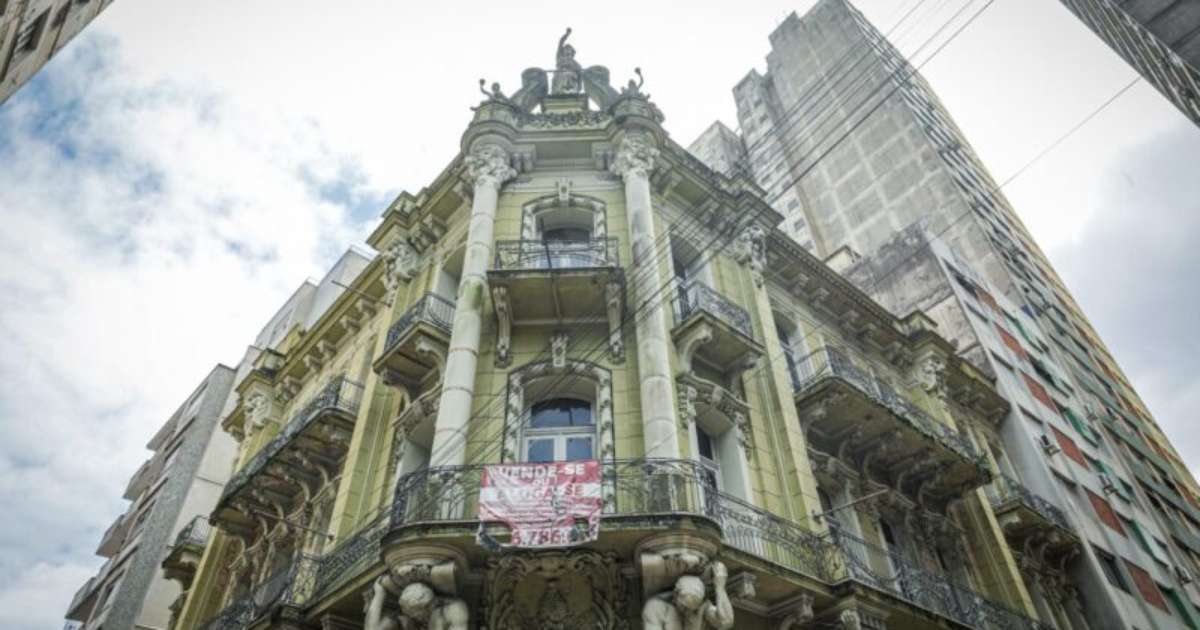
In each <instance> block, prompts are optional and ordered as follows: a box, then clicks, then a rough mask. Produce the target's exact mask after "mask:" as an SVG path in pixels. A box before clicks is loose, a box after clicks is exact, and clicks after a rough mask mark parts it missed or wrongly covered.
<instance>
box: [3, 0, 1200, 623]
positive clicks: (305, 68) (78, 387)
mask: <svg viewBox="0 0 1200 630" xmlns="http://www.w3.org/2000/svg"><path fill="white" fill-rule="evenodd" d="M914 1H915V0H886V1H885V0H871V1H868V0H864V1H863V3H862V8H863V9H864V11H865V12H866V13H867V15H868V17H870V18H871V19H872V20H874V21H876V23H877V24H879V25H880V26H881V27H882V28H884V29H885V30H886V29H887V28H889V27H890V25H891V23H892V22H893V21H894V20H895V19H896V18H897V17H898V16H899V14H900V13H902V9H903V8H905V7H908V6H910V5H911V4H912V2H914ZM966 1H968V0H929V1H928V2H925V3H924V5H922V8H921V9H919V10H918V11H917V12H916V13H915V14H914V18H913V21H912V22H911V25H910V26H902V27H901V28H900V29H898V30H897V32H896V35H895V39H897V40H898V42H897V43H898V45H899V46H900V48H901V49H903V50H906V51H911V50H914V49H915V48H916V47H917V46H918V45H919V44H920V43H921V42H922V41H924V39H925V38H926V37H928V36H929V35H930V34H931V33H932V32H933V30H934V29H935V28H937V27H938V26H940V25H941V24H942V23H943V22H944V21H945V20H946V19H947V18H948V17H949V16H950V14H951V13H952V12H954V11H955V10H957V9H958V8H959V7H960V6H962V4H963V2H966ZM983 2H984V0H974V3H975V6H982V4H983ZM811 3H812V2H811V0H803V1H800V2H779V1H762V0H758V1H755V2H738V3H733V2H711V1H706V2H693V3H689V4H688V5H687V9H686V10H684V9H681V8H679V7H681V6H682V5H680V4H678V3H669V4H668V3H662V6H654V4H656V3H648V2H646V1H645V0H639V1H637V2H632V1H616V0H614V1H609V2H602V3H601V2H595V3H582V2H580V3H545V4H544V5H543V4H541V3H512V2H489V3H479V2H468V3H463V2H457V3H455V2H443V3H397V2H385V1H382V0H379V1H367V0H361V1H355V2H351V1H348V0H347V1H344V2H339V3H330V2H328V1H322V2H315V1H312V0H298V1H293V2H286V3H285V2H280V1H275V2H271V1H266V0H240V1H238V2H231V1H224V2H182V1H180V0H155V1H153V2H152V1H149V0H120V1H119V2H116V3H115V4H113V5H112V7H111V8H109V9H108V11H107V12H106V13H105V14H104V15H102V16H101V17H100V18H99V19H98V20H97V21H96V23H95V24H93V25H92V26H91V27H90V28H89V30H88V31H87V32H86V33H85V34H84V35H83V36H82V37H80V38H79V39H78V40H76V41H75V42H74V43H72V44H71V46H69V47H68V48H67V49H66V51H64V52H63V53H62V54H61V55H60V56H59V57H58V58H56V59H55V60H54V61H53V62H51V63H50V64H49V66H47V68H46V69H44V70H43V71H42V73H41V74H39V75H38V77H37V78H36V79H35V80H34V81H33V82H32V83H31V84H29V85H27V86H26V87H25V88H24V89H23V90H22V91H21V92H19V93H18V94H17V95H16V96H15V97H14V98H12V99H10V100H9V102H8V103H6V104H5V105H3V106H0V220H3V225H4V227H5V229H4V230H0V283H2V287H0V295H2V296H3V297H2V298H0V300H3V302H2V303H0V513H2V514H4V515H5V517H6V518H5V520H4V524H3V525H0V626H2V627H5V628H15V629H21V628H51V627H58V626H60V625H61V623H62V615H63V612H64V610H65V608H66V605H67V603H68V601H69V600H70V598H71V596H72V594H73V593H74V591H75V589H76V588H78V586H80V585H81V584H82V583H83V582H84V581H85V580H86V579H87V578H88V577H89V576H91V575H93V574H94V573H95V571H96V569H97V568H98V567H99V566H100V564H101V562H102V559H100V558H97V557H95V556H94V555H93V552H94V550H95V547H96V544H97V543H98V542H99V538H100V535H101V533H102V532H103V531H104V529H105V528H106V527H107V526H108V525H109V524H110V523H111V522H112V521H113V519H114V518H116V517H117V515H118V514H120V513H122V512H123V511H124V509H125V507H126V505H125V503H126V502H124V501H122V500H121V498H120V495H121V493H122V490H123V488H124V486H125V483H126V481H127V480H128V477H129V476H130V475H131V474H132V473H133V471H134V470H135V469H136V468H137V466H138V465H139V464H140V463H141V461H142V460H143V459H144V458H145V457H146V454H147V453H146V452H145V451H144V450H143V448H142V447H143V445H144V444H145V442H146V441H147V440H148V439H149V438H150V436H151V435H152V434H153V433H154V431H155V430H156V429H157V427H158V426H159V425H160V424H161V423H162V422H163V421H164V420H165V419H166V418H167V417H168V416H169V415H170V413H171V412H172V411H173V410H174V409H175V407H176V406H177V405H178V403H179V402H180V401H182V400H183V399H184V397H186V395H187V394H188V393H189V392H190V391H191V390H192V389H193V388H194V387H195V385H196V383H197V382H198V381H199V379H201V378H202V377H203V376H204V375H205V374H206V373H207V372H208V370H209V369H210V368H211V367H212V365H213V364H214V363H216V362H218V361H224V362H226V363H231V364H232V362H234V361H236V360H237V359H238V358H239V357H240V355H241V351H242V350H243V349H244V347H245V345H246V344H247V343H248V342H249V341H250V340H251V338H252V336H253V335H254V334H255V333H256V332H257V330H258V329H259V327H261V326H262V325H263V323H264V322H265V320H266V318H267V317H268V316H269V315H270V314H271V313H272V312H274V310H275V309H276V307H277V306H278V305H279V304H280V303H281V302H282V301H283V300H284V299H285V298H286V297H287V296H288V295H289V294H290V293H291V291H292V290H294V288H295V287H296V286H297V285H298V284H299V283H300V282H301V281H302V280H303V279H304V278H305V277H308V276H314V277H315V276H320V275H321V274H322V272H323V271H324V270H325V269H326V268H327V267H328V265H330V264H331V263H332V262H333V261H334V259H335V258H336V257H337V256H338V255H339V254H340V253H341V251H343V250H344V249H345V248H346V247H348V246H350V245H351V244H355V243H361V242H362V241H363V239H364V238H365V237H366V235H367V233H368V232H369V230H370V228H371V227H372V226H373V225H374V222H375V221H376V220H377V217H378V215H379V213H380V212H381V211H382V210H383V208H384V206H385V205H386V203H387V202H388V201H390V199H391V198H392V197H393V196H394V195H395V194H396V193H397V192H398V191H399V190H401V189H408V190H412V191H415V190H417V189H419V188H420V187H421V186H423V185H425V184H427V183H428V182H429V180H430V179H431V178H432V177H433V176H434V175H436V173H437V172H438V171H440V170H441V169H442V167H443V166H444V165H445V163H446V162H447V161H448V160H450V159H451V158H452V157H453V155H454V154H455V152H456V151H457V147H458V139H459V136H460V134H461V133H462V131H463V129H464V127H465V125H466V123H467V122H468V120H469V115H470V112H469V111H468V109H467V108H468V106H470V105H473V104H475V103H476V102H477V101H478V100H479V94H478V92H477V82H478V79H479V78H481V77H486V78H487V79H488V80H489V81H491V80H498V81H500V82H501V83H502V84H503V85H504V87H505V88H506V90H507V91H509V92H511V91H512V90H513V89H515V88H516V87H517V86H518V84H519V76H520V72H521V70H522V69H524V68H526V67H528V66H533V65H540V66H543V67H545V66H551V65H553V62H554V59H553V54H554V48H555V44H556V41H557V39H558V37H559V35H560V34H561V33H562V30H563V28H564V27H565V26H568V25H570V26H573V27H574V28H575V35H574V36H573V38H572V39H573V43H574V45H575V47H576V48H577V49H578V51H579V52H578V58H579V60H580V61H581V62H582V63H583V64H585V65H592V64H604V65H607V66H608V67H609V68H610V69H611V71H612V74H613V78H614V82H618V83H623V82H624V81H625V80H626V79H627V78H628V77H630V76H632V72H633V68H634V67H635V66H640V67H641V68H642V69H643V71H644V72H645V76H646V90H647V91H649V92H650V93H651V94H652V95H653V97H654V100H655V101H656V102H657V103H658V104H659V106H660V107H661V108H662V110H663V111H664V113H665V114H666V116H667V120H666V127H667V129H668V131H670V132H671V134H672V136H673V137H674V138H675V139H676V140H677V141H679V142H681V143H682V144H685V145H686V144H688V143H689V142H690V141H691V140H692V139H693V138H694V137H695V136H696V135H697V134H699V132H700V131H702V130H703V129H704V128H705V127H706V126H707V125H708V124H709V123H711V122H712V120H714V119H717V118H720V119H722V120H724V121H726V122H727V123H729V124H730V125H731V126H732V125H733V124H734V123H735V122H736V121H735V118H734V110H733V102H732V98H731V96H730V89H731V88H732V86H733V85H734V84H735V83H736V82H737V81H738V80H739V79H740V78H741V77H742V76H743V75H744V74H745V73H746V72H747V71H748V70H749V69H750V68H752V67H758V68H760V69H762V67H763V65H764V62H763V58H764V56H765V54H766V52H767V50H768V43H767V35H768V34H769V33H770V31H771V30H772V29H773V28H774V27H775V25H776V24H777V23H778V22H779V21H780V20H781V19H782V18H783V17H784V16H785V15H786V13H787V12H788V11H791V10H797V11H803V10H804V9H806V8H807V7H808V6H809V5H811ZM925 5H928V6H925ZM417 7H419V10H418V8H417ZM922 59H923V57H922V58H918V62H920V61H921V60H922ZM924 74H925V75H926V76H927V77H928V78H929V80H930V82H931V83H932V84H933V86H934V88H935V90H937V92H938V93H939V95H940V96H941V98H942V100H943V101H944V102H945V104H946V106H947V107H948V108H949V110H950V112H951V113H952V114H953V115H954V117H955V119H956V120H957V121H958V123H959V124H960V126H961V127H962V128H963V130H964V132H965V133H966V135H967V137H968V138H969V139H970V140H971V141H972V143H973V144H974V146H975V148H976V149H977V151H978V152H979V153H980V155H981V156H982V158H983V159H984V161H985V162H986V163H987V164H988V166H989V167H990V168H991V170H992V172H993V174H994V175H995V176H996V177H997V178H998V179H999V180H1004V179H1006V178H1007V177H1008V176H1009V175H1011V174H1012V173H1014V172H1015V171H1017V170H1018V168H1020V167H1021V166H1022V164H1024V163H1025V162H1026V161H1027V160H1029V159H1030V158H1032V157H1033V156H1034V155H1036V154H1037V153H1038V152H1040V151H1041V150H1042V148H1043V147H1045V146H1047V145H1048V144H1049V143H1050V142H1051V141H1052V140H1054V139H1055V138H1056V137H1057V136H1059V135H1060V134H1062V133H1063V132H1065V131H1066V130H1067V129H1069V128H1070V127H1071V126H1072V125H1074V124H1075V123H1076V122H1078V121H1079V120H1080V119H1081V118H1083V117H1084V116H1085V115H1086V114H1088V113H1089V112H1090V111H1092V110H1093V109H1094V108H1095V107H1097V106H1098V105H1099V104H1100V103H1101V102H1103V101H1104V100H1106V99H1107V98H1109V97H1110V96H1111V95H1112V94H1113V93H1115V92H1116V91H1117V90H1118V89H1119V88H1120V87H1121V86H1123V85H1124V84H1125V83H1126V82H1128V81H1129V80H1130V78H1131V77H1132V76H1134V74H1133V71H1132V70H1131V69H1129V68H1128V67H1127V66H1126V65H1125V64H1124V62H1122V61H1121V60H1120V59H1119V58H1117V57H1116V56H1115V55H1114V54H1113V53H1112V52H1111V51H1110V50H1109V49H1108V48H1107V47H1105V46H1104V45H1103V44H1102V43H1101V42H1100V41H1099V40H1098V39H1096V38H1095V36H1094V35H1092V34H1091V33H1090V32H1089V31H1087V30H1086V29H1085V28H1084V27H1083V26H1082V25H1081V24H1079V23H1078V22H1077V21H1076V20H1075V19H1074V18H1073V17H1072V16H1071V15H1070V14H1069V13H1067V12H1066V10H1065V9H1063V8H1062V7H1061V6H1060V5H1059V4H1058V3H1057V2H1053V1H1050V0H998V1H997V2H995V3H994V4H993V5H992V6H991V7H989V8H988V9H987V10H986V12H985V13H984V14H983V15H982V17H980V18H979V20H978V21H977V22H976V23H974V24H972V25H971V26H970V27H969V28H968V29H967V30H966V31H964V32H963V34H962V35H960V36H959V37H958V38H957V39H956V40H955V41H954V42H952V43H951V44H950V45H949V46H948V47H947V48H946V49H945V50H944V51H943V52H942V53H940V54H939V55H938V56H937V57H936V58H934V59H933V60H932V61H931V62H930V63H929V64H928V65H927V66H926V67H925V70H924ZM1196 164H1200V130H1198V129H1197V128H1195V127H1194V126H1191V125H1190V124H1189V123H1187V122H1186V121H1185V120H1184V118H1183V117H1182V116H1181V115H1180V114H1178V113H1177V112H1176V110H1175V109H1174V108H1172V107H1171V106H1170V105H1169V104H1167V103H1166V102H1165V101H1164V100H1163V99H1162V98H1161V97H1160V96H1159V95H1158V94H1157V92H1155V91H1153V89H1151V88H1150V87H1148V86H1147V85H1146V84H1145V83H1144V82H1143V83H1141V84H1138V85H1137V86H1135V87H1134V88H1133V89H1132V90H1130V91H1129V92H1128V93H1126V94H1125V95H1124V96H1123V97H1121V98H1120V99H1119V100H1118V101H1117V102H1115V103H1114V104H1113V105H1112V106H1111V107H1110V108H1108V109H1107V110H1106V111H1105V112H1104V113H1103V114H1102V115H1100V116H1099V117H1097V118H1096V119H1095V120H1093V121H1092V122H1091V123H1090V124H1089V125H1087V126H1086V127H1084V128H1083V129H1082V130H1081V131H1080V132H1079V133H1077V134H1076V135H1074V136H1073V137H1072V138H1071V139H1070V140H1069V141H1068V142H1066V143H1064V144H1063V145H1062V146H1060V147H1059V148H1057V149H1056V150H1055V151H1053V152H1052V153H1050V154H1049V155H1048V156H1047V157H1046V158H1045V159H1043V160H1041V161H1040V162H1038V164H1037V165H1036V166H1034V167H1033V168H1032V169H1030V170H1029V171H1028V172H1026V173H1024V174H1023V175H1021V177H1019V178H1018V179H1017V180H1016V181H1014V182H1013V183H1012V184H1011V185H1010V186H1008V187H1007V188H1006V192H1007V193H1008V194H1009V196H1010V198H1011V200H1012V202H1013V204H1014V206H1015V207H1016V208H1017V210H1018V212H1019V213H1020V214H1021V216H1022V217H1023V218H1024V219H1025V221H1026V222H1027V223H1028V225H1029V226H1030V228H1031V229H1032V231H1033V233H1034V235H1035V236H1036V237H1037V239H1038V241H1039V243H1041V245H1042V246H1043V247H1044V248H1045V249H1046V250H1047V252H1048V253H1049V255H1050V258H1051V259H1052V261H1053V262H1054V263H1055V264H1056V265H1057V266H1058V268H1059V270H1060V272H1061V273H1062V274H1063V276H1064V277H1065V279H1066V281H1067V283H1068V285H1069V286H1071V287H1072V288H1073V290H1074V291H1075V293H1076V296H1077V298H1078V299H1079V301H1080V302H1081V303H1082V304H1083V306H1084V308H1085V309H1086V310H1087V312H1088V313H1089V315H1090V316H1091V318H1092V319H1093V321H1094V323H1095V324H1096V326H1097V328H1098V329H1099V331H1100V333H1101V334H1102V335H1103V336H1104V337H1105V339H1106V340H1107V341H1108V342H1109V344H1110V346H1111V347H1112V350H1113V352H1114V354H1115V355H1116V356H1117V357H1118V360H1120V361H1122V363H1123V365H1124V367H1125V369H1126V370H1127V372H1128V373H1129V375H1130V377H1131V378H1132V379H1133V381H1134V383H1135V384H1136V385H1137V386H1138V387H1139V388H1140V391H1141V393H1142V394H1143V396H1144V397H1145V398H1146V400H1147V402H1148V403H1149V405H1150V407H1151V410H1152V411H1153V412H1154V413H1155V414H1156V415H1157V417H1158V419H1159V421H1160V422H1161V423H1162V424H1163V425H1164V426H1165V427H1166V428H1167V431H1168V433H1169V434H1170V435H1171V436H1172V437H1173V438H1174V439H1175V441H1176V444H1177V445H1178V447H1179V449H1180V450H1181V452H1182V453H1183V455H1184V456H1185V458H1186V459H1187V460H1188V461H1189V463H1192V464H1193V465H1194V463H1195V462H1200V429H1197V428H1196V427H1195V426H1194V422H1191V421H1192V420H1193V414H1194V410H1195V409H1197V406H1198V405H1200V378H1197V368H1198V367H1200V366H1198V365H1197V363H1198V362H1200V359H1198V358H1197V357H1200V351H1198V350H1200V348H1197V347H1196V346H1197V342H1196V335H1195V332H1194V329H1193V326H1192V324H1193V322H1195V321H1197V306H1198V304H1200V291H1198V289H1197V283H1196V281H1195V279H1194V276H1193V274H1194V272H1195V271H1196V269H1197V264H1198V263H1200V255H1198V254H1197V248H1196V247H1195V245H1194V243H1196V242H1197V240H1198V238H1200V207H1198V205H1200V202H1198V201H1197V200H1200V178H1197V177H1196V167H1195V165H1196Z"/></svg>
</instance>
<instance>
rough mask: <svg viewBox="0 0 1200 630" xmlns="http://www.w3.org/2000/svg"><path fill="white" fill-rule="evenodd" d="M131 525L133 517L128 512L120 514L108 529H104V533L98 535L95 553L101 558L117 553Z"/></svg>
mask: <svg viewBox="0 0 1200 630" xmlns="http://www.w3.org/2000/svg"><path fill="white" fill-rule="evenodd" d="M131 525H133V518H132V516H131V515H130V514H129V513H125V514H122V515H120V516H118V517H117V520H115V521H113V523H112V525H109V526H108V529H106V530H104V535H103V536H101V537H100V546H98V547H96V555H98V556H101V557H103V558H111V557H113V556H115V555H117V552H118V551H120V550H121V545H123V544H125V538H126V537H127V535H128V534H129V527H130V526H131Z"/></svg>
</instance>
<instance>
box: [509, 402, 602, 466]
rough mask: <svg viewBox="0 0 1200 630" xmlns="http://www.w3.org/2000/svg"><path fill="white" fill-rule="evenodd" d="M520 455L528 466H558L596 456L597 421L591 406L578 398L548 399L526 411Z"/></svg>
mask: <svg viewBox="0 0 1200 630" xmlns="http://www.w3.org/2000/svg"><path fill="white" fill-rule="evenodd" d="M523 442H524V444H522V448H521V451H522V454H523V455H524V459H525V461H527V462H559V461H577V460H581V459H593V458H594V457H595V456H596V447H595V442H596V420H595V416H594V415H593V413H592V403H591V401H589V400H583V399H579V398H565V397H560V398H550V399H547V400H542V401H539V402H536V403H534V404H533V405H532V406H531V407H530V408H529V424H528V425H527V426H526V428H525V430H524V433H523Z"/></svg>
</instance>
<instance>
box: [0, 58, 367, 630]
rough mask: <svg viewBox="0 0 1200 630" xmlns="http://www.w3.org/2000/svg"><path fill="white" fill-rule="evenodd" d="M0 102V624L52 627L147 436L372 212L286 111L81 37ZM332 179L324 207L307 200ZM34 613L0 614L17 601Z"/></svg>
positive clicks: (350, 175)
mask: <svg viewBox="0 0 1200 630" xmlns="http://www.w3.org/2000/svg"><path fill="white" fill-rule="evenodd" d="M67 56H68V59H65V60H60V61H59V62H58V63H56V64H55V65H54V66H53V67H51V68H49V69H48V70H47V72H46V74H44V75H43V76H42V77H40V79H39V80H38V82H36V83H35V84H32V85H30V86H28V87H27V88H26V90H25V91H24V92H22V93H21V94H20V95H19V96H18V97H17V98H14V99H13V100H12V101H10V103H9V104H8V105H7V106H6V107H5V108H4V109H3V110H0V128H2V129H4V130H5V136H4V137H3V139H0V163H3V164H5V165H6V168H4V169H2V170H0V212H2V214H3V216H4V221H5V230H3V231H2V232H0V290H2V292H3V293H2V294H3V298H0V299H2V300H3V302H2V307H0V331H2V333H3V339H4V341H3V344H4V345H3V350H2V351H0V374H2V375H3V379H0V409H2V411H3V418H4V428H3V432H4V439H3V440H0V511H2V512H3V513H5V514H8V515H10V517H9V518H7V519H6V523H5V525H4V527H3V530H2V531H0V558H2V560H0V610H4V611H6V612H5V613H4V614H6V615H8V618H0V624H2V625H4V626H5V627H12V628H20V627H47V626H54V625H59V624H61V617H62V614H63V612H64V610H65V607H66V604H67V602H68V601H69V599H70V597H71V595H72V594H73V593H74V591H75V589H76V588H77V587H78V586H79V585H80V584H82V582H83V580H84V579H86V577H87V575H89V574H91V573H93V572H94V571H95V569H96V568H97V567H98V566H99V564H100V562H101V559H99V558H95V557H94V556H91V554H92V552H93V550H94V549H95V545H96V544H97V542H98V540H99V536H100V534H101V533H102V532H103V530H104V528H105V527H107V525H108V524H109V523H111V521H112V519H113V518H115V517H116V516H117V514H118V513H120V511H122V510H123V509H124V508H125V505H124V502H123V501H122V500H121V499H120V496H119V495H120V489H121V488H123V487H124V484H125V481H126V480H127V479H128V477H129V476H130V474H131V473H132V472H133V471H134V470H135V469H136V467H137V465H138V464H139V462H140V460H141V459H143V458H144V457H145V456H146V452H145V451H144V450H142V447H143V445H144V444H145V442H146V440H148V439H149V437H150V436H151V435H152V434H153V433H154V431H155V430H156V429H157V427H158V426H159V425H160V424H161V423H162V422H163V421H165V419H166V418H167V417H168V416H169V415H170V414H171V412H173V411H174V408H175V406H176V405H177V404H178V403H179V402H181V401H182V400H183V399H184V397H186V395H187V393H188V392H190V391H191V390H192V388H194V387H195V385H196V384H197V383H198V381H199V380H200V379H201V378H202V377H203V376H204V375H205V374H206V373H207V371H208V370H209V369H211V367H212V365H213V364H214V363H215V362H217V361H219V360H222V359H224V360H226V361H234V360H236V359H237V358H239V356H240V352H241V350H242V348H243V347H244V345H245V344H246V343H249V342H250V341H251V340H252V338H253V335H254V334H255V333H256V332H257V328H258V327H259V326H261V325H262V324H263V322H265V320H266V318H267V317H269V315H270V314H271V312H273V310H274V309H275V308H277V307H278V305H279V304H280V303H282V301H283V300H284V299H286V297H287V295H288V294H289V293H290V292H291V291H292V290H293V289H294V288H295V286H296V285H297V284H298V283H299V282H300V281H301V280H302V279H303V278H304V277H306V276H317V275H320V274H321V273H323V271H324V269H325V268H326V267H327V266H328V265H329V264H330V263H331V262H332V261H333V259H334V258H335V257H336V256H337V255H338V254H340V253H341V251H342V250H343V249H344V248H345V247H346V246H348V245H349V244H351V243H354V242H358V241H361V239H362V237H363V236H364V235H365V234H366V232H367V229H368V226H367V225H366V223H365V220H364V219H363V218H361V217H354V216H352V215H351V213H350V206H353V205H363V206H367V207H373V208H375V209H376V210H377V209H379V208H382V205H383V200H384V199H385V197H384V196H383V194H382V191H378V190H370V189H366V188H363V187H362V186H361V185H357V184H355V182H360V181H362V178H361V177H360V176H357V172H358V171H357V169H356V166H355V163H354V162H353V160H351V159H349V158H347V157H346V156H345V155H344V154H341V153H339V152H337V151H335V150H333V149H331V148H330V147H329V146H326V145H325V144H324V141H323V137H322V134H321V130H320V128H319V127H318V126H317V125H315V124H314V123H312V122H311V121H307V120H303V119H301V118H299V117H297V116H296V115H295V114H294V113H291V112H286V111H272V110H270V109H255V108H252V107H248V106H246V104H244V103H240V102H237V101H234V100H233V99H231V98H228V97H226V96H223V95H220V94H216V93H212V92H205V91H201V90H196V89H190V88H186V87H184V86H181V85H179V84H177V83H174V82H171V81H148V80H145V79H142V78H140V75H139V74H138V73H136V72H131V71H129V68H128V65H127V63H128V61H127V59H124V58H123V57H122V56H121V54H120V47H119V46H118V45H117V44H116V42H115V41H114V40H112V39H110V38H105V37H96V36H90V37H85V39H84V40H82V41H80V42H78V44H77V45H76V46H74V47H72V48H71V49H70V50H69V52H68V53H67ZM332 185H339V186H341V187H342V188H343V189H345V188H346V187H347V186H348V187H349V189H348V190H344V191H343V193H342V194H341V195H340V197H341V198H339V199H328V198H326V197H327V195H322V193H321V191H322V190H324V189H326V187H328V186H332ZM32 591H36V592H38V593H39V595H38V598H37V599H36V601H38V602H40V601H41V600H43V599H45V600H47V601H46V605H45V606H29V605H21V606H9V605H4V603H5V602H13V601H18V600H17V598H23V597H24V594H25V593H28V592H32Z"/></svg>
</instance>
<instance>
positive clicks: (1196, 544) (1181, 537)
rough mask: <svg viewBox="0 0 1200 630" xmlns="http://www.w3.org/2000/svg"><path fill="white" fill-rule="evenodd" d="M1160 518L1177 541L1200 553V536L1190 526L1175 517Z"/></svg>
mask: <svg viewBox="0 0 1200 630" xmlns="http://www.w3.org/2000/svg"><path fill="white" fill-rule="evenodd" d="M1160 520H1161V521H1163V522H1165V523H1166V524H1167V529H1168V530H1169V531H1170V532H1171V537H1172V538H1174V539H1175V541H1176V542H1178V543H1179V544H1180V545H1182V546H1184V547H1187V548H1188V549H1189V550H1191V551H1192V552H1193V553H1197V554H1200V536H1197V535H1196V534H1195V533H1193V532H1192V530H1191V529H1190V528H1188V527H1187V526H1185V525H1183V524H1182V523H1179V522H1178V521H1176V520H1175V519H1173V518H1163V519H1160Z"/></svg>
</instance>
